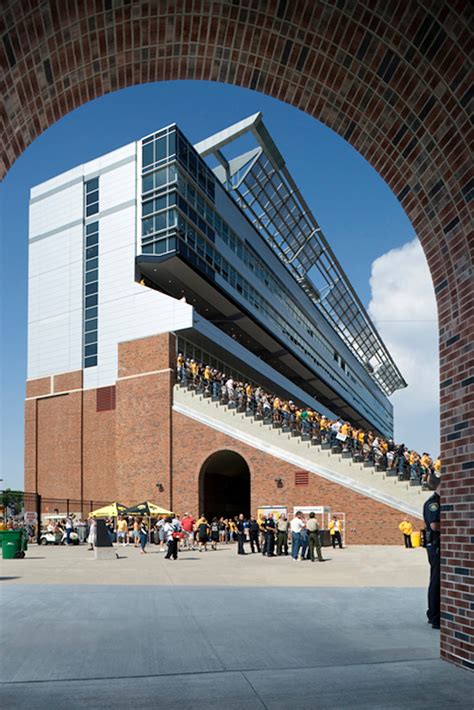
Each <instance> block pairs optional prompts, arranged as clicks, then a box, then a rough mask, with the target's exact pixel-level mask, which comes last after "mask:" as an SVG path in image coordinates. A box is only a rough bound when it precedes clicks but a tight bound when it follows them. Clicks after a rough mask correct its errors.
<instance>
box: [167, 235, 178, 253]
mask: <svg viewBox="0 0 474 710" xmlns="http://www.w3.org/2000/svg"><path fill="white" fill-rule="evenodd" d="M173 249H176V237H168V251H173Z"/></svg>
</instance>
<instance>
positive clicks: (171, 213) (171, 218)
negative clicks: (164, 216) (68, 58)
mask: <svg viewBox="0 0 474 710" xmlns="http://www.w3.org/2000/svg"><path fill="white" fill-rule="evenodd" d="M176 221H177V212H176V210H168V227H174V226H175V225H176Z"/></svg>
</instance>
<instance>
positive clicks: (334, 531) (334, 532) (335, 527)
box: [329, 515, 342, 550]
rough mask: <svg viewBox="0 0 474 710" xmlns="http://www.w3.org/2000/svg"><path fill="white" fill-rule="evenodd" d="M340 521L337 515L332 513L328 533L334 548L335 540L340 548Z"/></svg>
mask: <svg viewBox="0 0 474 710" xmlns="http://www.w3.org/2000/svg"><path fill="white" fill-rule="evenodd" d="M341 533H342V523H341V521H340V520H339V518H338V517H337V515H333V516H332V518H331V520H330V521H329V534H330V535H331V543H332V546H333V548H334V549H336V542H337V544H338V545H339V548H340V549H341V550H342V537H341Z"/></svg>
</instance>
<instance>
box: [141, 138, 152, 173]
mask: <svg viewBox="0 0 474 710" xmlns="http://www.w3.org/2000/svg"><path fill="white" fill-rule="evenodd" d="M142 161H143V167H146V166H147V165H151V164H152V163H154V160H153V143H146V144H145V143H144V144H143V146H142Z"/></svg>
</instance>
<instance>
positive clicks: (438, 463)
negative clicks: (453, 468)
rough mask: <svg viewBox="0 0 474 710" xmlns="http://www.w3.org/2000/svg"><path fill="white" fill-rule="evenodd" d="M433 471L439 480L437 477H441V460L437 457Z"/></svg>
mask: <svg viewBox="0 0 474 710" xmlns="http://www.w3.org/2000/svg"><path fill="white" fill-rule="evenodd" d="M434 470H435V473H436V475H437V476H438V478H439V476H441V458H440V457H439V456H438V458H437V459H436V461H435V462H434Z"/></svg>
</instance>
